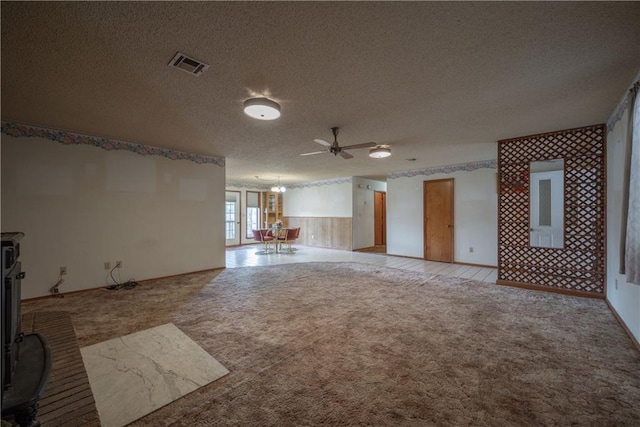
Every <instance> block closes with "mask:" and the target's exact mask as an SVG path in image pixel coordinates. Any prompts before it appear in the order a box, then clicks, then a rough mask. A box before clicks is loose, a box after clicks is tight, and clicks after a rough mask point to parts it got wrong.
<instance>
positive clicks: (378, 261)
mask: <svg viewBox="0 0 640 427" xmlns="http://www.w3.org/2000/svg"><path fill="white" fill-rule="evenodd" d="M294 248H296V249H297V250H296V252H295V253H293V254H288V253H277V254H276V253H272V254H266V255H262V254H256V252H258V251H261V250H262V249H263V247H262V245H247V246H243V247H240V248H237V247H236V248H234V249H233V250H228V251H227V259H226V266H227V268H235V267H250V266H258V265H279V264H290V263H296V262H361V263H364V264H372V265H379V266H385V267H391V268H399V269H403V270H409V271H420V272H424V273H432V274H440V275H443V276H448V277H461V278H465V279H472V280H477V281H480V282H488V283H495V281H496V279H497V278H498V270H497V269H496V268H492V267H478V266H472V265H462V264H449V263H444V262H435V261H426V260H422V259H415V258H405V257H398V256H391V255H385V254H378V253H368V252H351V251H342V250H336V249H322V248H313V247H310V246H302V245H294Z"/></svg>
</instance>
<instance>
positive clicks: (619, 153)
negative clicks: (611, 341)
mask: <svg viewBox="0 0 640 427" xmlns="http://www.w3.org/2000/svg"><path fill="white" fill-rule="evenodd" d="M628 114H629V110H628V108H627V111H626V112H625V114H624V116H623V117H622V119H621V120H620V121H618V123H617V124H616V125H615V126H614V128H613V129H609V133H608V135H607V300H609V303H610V304H611V306H612V307H613V308H614V309H615V311H616V312H617V313H618V315H619V316H620V317H621V318H622V320H623V321H624V323H625V324H626V325H627V328H628V329H629V330H630V331H631V333H632V334H633V336H634V337H635V338H636V340H637V341H640V286H638V285H634V284H632V283H628V282H627V281H626V280H625V277H624V275H621V274H618V271H619V264H620V252H619V247H620V236H621V230H620V222H621V220H622V195H623V171H624V164H625V159H626V158H627V157H628V156H630V155H631V153H627V152H626V150H625V142H624V141H625V135H626V133H627V119H628ZM631 185H638V183H632V184H631Z"/></svg>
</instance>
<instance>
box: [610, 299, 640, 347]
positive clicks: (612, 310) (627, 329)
mask: <svg viewBox="0 0 640 427" xmlns="http://www.w3.org/2000/svg"><path fill="white" fill-rule="evenodd" d="M604 301H605V302H606V303H607V306H608V307H609V310H611V313H613V317H615V318H616V320H617V321H618V323H619V324H620V326H622V329H624V331H625V332H626V333H627V335H628V336H629V338H630V339H631V342H632V343H633V345H634V346H635V347H636V350H638V353H640V342H638V340H637V339H636V337H635V336H633V334H632V333H631V329H629V328H628V327H627V324H626V323H625V322H624V320H622V317H621V316H620V315H619V314H618V312H617V311H616V309H615V308H614V307H613V305H612V304H611V302H610V301H609V298H605V300H604Z"/></svg>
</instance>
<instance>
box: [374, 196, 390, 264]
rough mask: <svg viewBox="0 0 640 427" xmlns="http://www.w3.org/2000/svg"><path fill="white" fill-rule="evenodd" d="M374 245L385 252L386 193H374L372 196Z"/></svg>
mask: <svg viewBox="0 0 640 427" xmlns="http://www.w3.org/2000/svg"><path fill="white" fill-rule="evenodd" d="M373 216H374V244H375V246H376V248H380V249H384V252H387V193H385V192H384V191H375V192H374V194H373Z"/></svg>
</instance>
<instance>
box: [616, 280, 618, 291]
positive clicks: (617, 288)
mask: <svg viewBox="0 0 640 427" xmlns="http://www.w3.org/2000/svg"><path fill="white" fill-rule="evenodd" d="M616 289H618V279H616Z"/></svg>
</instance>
